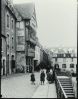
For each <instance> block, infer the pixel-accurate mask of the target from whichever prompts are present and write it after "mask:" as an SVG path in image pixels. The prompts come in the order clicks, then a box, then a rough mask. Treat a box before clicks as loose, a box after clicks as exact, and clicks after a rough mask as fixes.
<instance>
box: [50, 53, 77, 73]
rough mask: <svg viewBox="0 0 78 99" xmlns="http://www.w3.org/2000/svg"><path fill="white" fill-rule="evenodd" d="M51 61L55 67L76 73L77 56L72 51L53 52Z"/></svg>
mask: <svg viewBox="0 0 78 99" xmlns="http://www.w3.org/2000/svg"><path fill="white" fill-rule="evenodd" d="M52 63H53V66H54V67H55V68H60V69H61V70H68V71H71V72H74V73H76V67H77V57H76V56H75V55H74V54H73V53H69V52H67V53H61V54H60V53H54V54H53V57H52Z"/></svg>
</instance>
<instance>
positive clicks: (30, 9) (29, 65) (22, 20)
mask: <svg viewBox="0 0 78 99" xmlns="http://www.w3.org/2000/svg"><path fill="white" fill-rule="evenodd" d="M14 7H15V9H16V11H17V13H16V14H17V23H16V24H17V36H16V39H17V43H16V45H17V47H16V48H17V51H16V54H17V59H16V61H17V66H18V67H21V66H23V67H24V68H25V72H32V71H34V58H35V46H36V29H37V22H36V13H35V5H34V4H33V3H27V4H19V5H18V4H16V5H14Z"/></svg>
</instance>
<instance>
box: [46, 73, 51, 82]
mask: <svg viewBox="0 0 78 99" xmlns="http://www.w3.org/2000/svg"><path fill="white" fill-rule="evenodd" d="M50 76H51V75H50V72H48V73H47V81H48V82H50V78H51V77H50Z"/></svg>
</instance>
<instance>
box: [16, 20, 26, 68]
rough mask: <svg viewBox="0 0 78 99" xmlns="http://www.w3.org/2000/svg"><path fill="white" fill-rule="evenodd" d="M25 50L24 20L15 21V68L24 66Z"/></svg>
mask: <svg viewBox="0 0 78 99" xmlns="http://www.w3.org/2000/svg"><path fill="white" fill-rule="evenodd" d="M25 54H26V52H25V24H24V21H22V20H20V22H18V21H17V22H16V65H17V68H22V66H23V67H26V57H25V56H26V55H25Z"/></svg>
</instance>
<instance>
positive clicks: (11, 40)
mask: <svg viewBox="0 0 78 99" xmlns="http://www.w3.org/2000/svg"><path fill="white" fill-rule="evenodd" d="M7 15H8V16H9V27H7V23H8V22H7ZM12 20H13V27H12ZM5 33H6V42H7V55H9V63H8V60H6V61H7V68H9V71H8V74H11V73H12V71H14V72H15V70H13V69H14V68H15V67H14V68H13V67H12V56H13V60H14V61H15V57H16V56H15V55H16V49H15V46H16V42H15V36H16V20H15V17H14V16H13V15H12V13H11V12H10V11H9V9H8V8H5ZM7 59H8V58H7ZM8 66H9V67H8ZM6 72H7V71H6Z"/></svg>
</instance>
